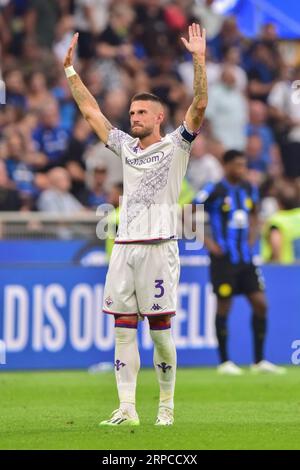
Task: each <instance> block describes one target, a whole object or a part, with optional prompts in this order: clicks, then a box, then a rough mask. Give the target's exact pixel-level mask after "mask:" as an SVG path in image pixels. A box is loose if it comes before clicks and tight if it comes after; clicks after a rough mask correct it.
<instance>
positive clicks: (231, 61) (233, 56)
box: [224, 46, 248, 93]
mask: <svg viewBox="0 0 300 470" xmlns="http://www.w3.org/2000/svg"><path fill="white" fill-rule="evenodd" d="M224 64H226V65H230V66H231V68H232V71H233V73H234V75H235V82H236V86H237V88H238V89H239V90H240V91H242V92H243V93H245V92H246V89H247V85H248V78H247V74H246V72H245V70H243V69H242V67H241V52H240V49H239V48H238V47H236V46H230V47H228V49H227V50H226V52H225V53H224Z"/></svg>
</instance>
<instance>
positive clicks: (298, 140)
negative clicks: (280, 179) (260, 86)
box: [268, 67, 300, 178]
mask: <svg viewBox="0 0 300 470" xmlns="http://www.w3.org/2000/svg"><path fill="white" fill-rule="evenodd" d="M299 72H300V68H299V67H298V68H296V69H295V70H294V71H293V73H290V70H289V68H288V67H284V68H283V69H282V75H281V77H282V79H281V80H280V81H279V82H277V83H276V84H275V85H274V86H273V87H272V89H271V92H270V95H269V98H268V104H269V106H270V114H271V116H272V118H273V121H274V127H275V131H276V134H277V138H278V140H279V143H280V146H281V152H282V162H283V166H284V170H285V174H286V175H287V176H289V177H291V178H293V177H297V176H300V158H299V155H300V106H299V102H298V101H299V100H298V99H297V97H296V96H295V97H293V92H294V89H293V88H292V82H293V80H296V79H298V78H299Z"/></svg>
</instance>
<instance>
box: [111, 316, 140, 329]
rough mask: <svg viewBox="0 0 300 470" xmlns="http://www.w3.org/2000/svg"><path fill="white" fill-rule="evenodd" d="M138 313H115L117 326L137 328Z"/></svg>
mask: <svg viewBox="0 0 300 470" xmlns="http://www.w3.org/2000/svg"><path fill="white" fill-rule="evenodd" d="M137 325H138V317H137V315H115V328H130V329H137Z"/></svg>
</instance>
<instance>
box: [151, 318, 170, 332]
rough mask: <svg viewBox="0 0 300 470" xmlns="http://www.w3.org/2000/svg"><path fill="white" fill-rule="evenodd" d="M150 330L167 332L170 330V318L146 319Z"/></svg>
mask: <svg viewBox="0 0 300 470" xmlns="http://www.w3.org/2000/svg"><path fill="white" fill-rule="evenodd" d="M148 320H149V326H150V330H168V329H169V328H171V317H170V316H169V315H161V316H157V317H152V318H151V317H148Z"/></svg>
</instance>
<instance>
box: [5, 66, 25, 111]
mask: <svg viewBox="0 0 300 470" xmlns="http://www.w3.org/2000/svg"><path fill="white" fill-rule="evenodd" d="M4 82H5V85H6V104H8V105H11V106H15V107H17V108H20V109H21V110H23V111H24V110H25V109H26V106H27V99H26V97H25V92H26V88H25V83H24V78H23V74H22V72H21V71H20V70H18V69H12V70H9V71H8V72H6V73H5V74H4Z"/></svg>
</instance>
